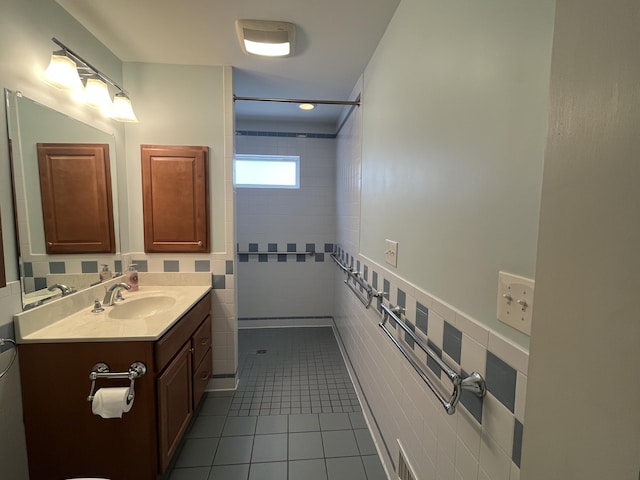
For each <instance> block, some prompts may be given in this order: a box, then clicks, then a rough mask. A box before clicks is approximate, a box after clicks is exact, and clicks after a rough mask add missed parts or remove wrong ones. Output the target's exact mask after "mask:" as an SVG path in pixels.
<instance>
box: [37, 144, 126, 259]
mask: <svg viewBox="0 0 640 480" xmlns="http://www.w3.org/2000/svg"><path fill="white" fill-rule="evenodd" d="M38 168H39V171H40V193H41V197H42V198H41V200H42V216H43V220H44V236H45V246H46V252H47V253H48V254H53V253H114V252H115V251H116V246H115V245H116V242H115V234H114V229H113V204H112V199H111V173H110V166H109V145H107V144H81V143H78V144H75V143H38Z"/></svg>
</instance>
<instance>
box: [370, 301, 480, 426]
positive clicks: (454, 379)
mask: <svg viewBox="0 0 640 480" xmlns="http://www.w3.org/2000/svg"><path fill="white" fill-rule="evenodd" d="M380 306H381V307H382V310H383V312H384V313H383V319H382V322H380V323H379V324H378V326H380V328H382V330H384V332H385V333H386V334H387V336H388V337H389V338H390V339H391V341H392V342H393V343H394V344H395V346H396V347H397V348H398V350H400V353H402V355H403V356H404V357H405V358H406V359H407V361H408V362H409V363H410V364H411V366H412V367H413V368H414V369H415V371H416V372H417V373H418V375H419V376H420V378H422V380H423V381H424V382H425V383H426V384H427V386H428V387H429V389H430V390H431V391H432V392H433V393H434V395H435V396H436V397H437V398H438V400H440V403H442V406H443V407H444V409H445V411H446V412H447V413H448V414H449V415H453V414H454V413H455V411H456V406H457V405H458V402H459V401H460V395H461V394H462V390H467V391H470V392H472V393H474V394H475V395H476V396H478V397H480V398H482V397H484V396H485V394H486V392H487V386H486V383H485V381H484V378H482V375H480V374H479V373H478V372H473V373H471V375H469V376H468V377H466V378H462V376H460V374H459V373H457V372H456V371H454V370H453V369H452V368H451V367H449V366H448V365H447V364H446V363H445V362H443V361H442V359H441V358H440V357H439V356H438V355H437V354H436V353H435V352H434V351H433V350H432V349H431V348H429V347H428V346H427V345H425V343H424V342H423V341H422V339H420V338H419V337H418V336H417V335H416V334H415V333H414V332H413V331H412V330H411V329H410V328H409V327H407V325H406V324H405V323H404V322H403V321H402V320H401V319H400V318H399V317H398V316H397V314H396V312H398V310H396V309H397V308H398V307H396V309H394V308H390V307H388V306H387V305H385V304H384V303H382V304H381V305H380ZM394 310H396V311H394ZM389 318H391V319H392V320H393V321H394V322H395V323H396V325H398V326H399V327H400V328H402V330H404V332H406V333H407V334H408V335H409V336H410V337H411V339H412V340H413V341H414V342H415V344H416V345H418V346H419V347H420V349H421V350H422V351H423V352H425V353H426V354H427V355H428V356H429V357H430V358H431V359H432V360H434V361H435V362H436V363H437V364H438V366H439V367H440V369H441V370H442V371H443V372H444V373H445V374H446V375H447V377H448V378H449V380H450V381H451V383H452V384H453V392H452V393H451V396H450V397H449V398H448V399H447V398H446V397H445V396H444V395H443V394H442V393H441V392H440V391H439V390H438V389H437V388H436V387H435V385H433V383H432V382H431V380H430V379H429V377H427V375H426V374H425V372H424V371H423V370H422V367H421V366H420V364H418V362H417V361H416V360H415V358H413V356H411V355H410V354H409V353H408V352H407V351H406V350H405V348H404V347H403V346H402V344H401V343H400V342H399V341H398V339H396V337H395V336H394V335H393V334H392V333H391V332H390V331H389V330H388V329H387V327H386V323H387V320H388V319H389Z"/></svg>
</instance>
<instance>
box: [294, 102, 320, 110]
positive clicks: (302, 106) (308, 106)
mask: <svg viewBox="0 0 640 480" xmlns="http://www.w3.org/2000/svg"><path fill="white" fill-rule="evenodd" d="M298 108H299V109H300V110H313V109H314V108H316V106H315V105H314V104H313V103H301V104H300V105H298Z"/></svg>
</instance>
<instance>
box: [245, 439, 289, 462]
mask: <svg viewBox="0 0 640 480" xmlns="http://www.w3.org/2000/svg"><path fill="white" fill-rule="evenodd" d="M287 440H288V439H287V434H286V433H273V434H268V435H256V436H255V437H254V440H253V453H252V454H251V463H260V462H277V461H280V460H286V459H287Z"/></svg>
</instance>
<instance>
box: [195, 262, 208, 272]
mask: <svg viewBox="0 0 640 480" xmlns="http://www.w3.org/2000/svg"><path fill="white" fill-rule="evenodd" d="M194 269H195V271H196V272H210V271H211V261H209V260H196V261H195V264H194Z"/></svg>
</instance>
